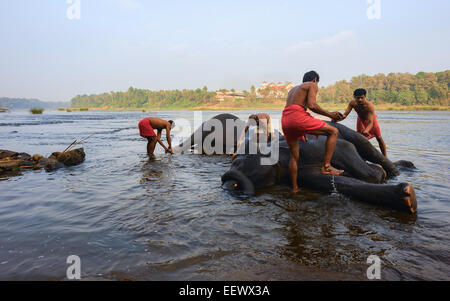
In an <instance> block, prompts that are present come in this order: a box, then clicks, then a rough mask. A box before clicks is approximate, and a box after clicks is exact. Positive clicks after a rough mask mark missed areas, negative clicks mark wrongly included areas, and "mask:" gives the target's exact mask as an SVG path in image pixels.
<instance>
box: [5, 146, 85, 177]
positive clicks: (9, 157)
mask: <svg viewBox="0 0 450 301" xmlns="http://www.w3.org/2000/svg"><path fill="white" fill-rule="evenodd" d="M85 157H86V154H85V153H84V149H83V148H78V149H75V150H72V151H68V152H65V153H53V154H52V155H51V156H50V157H49V158H45V157H43V156H41V155H38V154H36V155H33V156H30V155H29V154H26V153H16V152H13V151H9V150H0V174H1V173H6V172H18V171H20V170H21V169H35V170H37V169H42V168H44V169H45V170H46V171H47V172H49V171H54V170H57V169H60V168H63V167H65V166H75V165H78V164H81V163H83V161H84V158H85Z"/></svg>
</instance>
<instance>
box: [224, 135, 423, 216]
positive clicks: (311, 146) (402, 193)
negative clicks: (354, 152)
mask: <svg viewBox="0 0 450 301" xmlns="http://www.w3.org/2000/svg"><path fill="white" fill-rule="evenodd" d="M320 140H321V139H317V141H314V142H312V141H311V140H310V141H308V142H307V143H304V142H301V141H299V143H301V144H302V145H301V146H300V152H301V154H300V158H303V159H301V160H300V162H299V165H298V166H299V177H298V179H299V184H300V185H301V186H303V187H307V188H310V189H314V190H318V191H322V192H327V193H329V192H333V191H334V192H339V193H341V194H343V195H346V196H349V197H350V198H352V199H355V200H359V201H362V202H366V203H371V204H375V205H381V206H386V207H391V208H394V209H397V210H400V211H406V212H410V213H415V212H416V210H417V200H416V195H415V191H414V188H413V186H412V185H411V184H409V183H401V184H398V185H388V184H369V183H367V182H364V181H362V180H359V179H358V178H355V177H351V176H353V175H354V174H353V175H352V174H351V173H349V174H348V176H329V175H322V174H320V167H321V163H322V159H323V151H322V153H320V152H317V153H315V152H313V151H315V150H317V149H318V147H317V145H318V144H320ZM321 144H323V143H321ZM336 149H337V156H335V157H333V161H332V164H335V166H336V167H339V168H346V169H347V171H346V172H348V171H349V170H350V167H351V166H353V164H345V162H343V161H341V160H342V159H344V158H345V157H346V156H348V155H346V154H342V158H340V157H341V155H340V154H339V153H341V152H342V150H341V148H336ZM349 150H351V148H349ZM343 153H345V151H344V152H343ZM261 157H264V155H261V154H257V155H240V156H238V157H237V158H236V159H235V160H234V161H233V163H232V166H231V168H230V170H229V171H228V172H226V173H225V174H224V175H223V176H222V183H223V187H224V188H225V189H227V190H232V191H240V192H243V193H245V194H247V195H254V194H255V192H256V190H257V189H262V188H268V187H272V186H275V185H278V184H289V183H290V179H289V159H290V151H289V148H288V146H287V144H286V143H285V142H282V143H280V146H279V161H278V163H277V164H276V165H261ZM336 157H337V158H336ZM358 161H359V160H358ZM358 164H360V163H358ZM355 166H356V165H355ZM367 169H368V170H369V172H372V171H374V174H376V173H378V171H377V169H378V170H381V167H375V166H370V165H369V166H368V168H367ZM361 174H364V173H361ZM364 176H366V175H364Z"/></svg>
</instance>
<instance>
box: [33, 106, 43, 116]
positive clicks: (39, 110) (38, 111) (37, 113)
mask: <svg viewBox="0 0 450 301" xmlns="http://www.w3.org/2000/svg"><path fill="white" fill-rule="evenodd" d="M30 113H31V114H34V115H39V114H42V113H44V109H41V108H32V109H30Z"/></svg>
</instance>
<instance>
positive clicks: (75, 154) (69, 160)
mask: <svg viewBox="0 0 450 301" xmlns="http://www.w3.org/2000/svg"><path fill="white" fill-rule="evenodd" d="M85 157H86V154H85V153H84V149H83V148H77V149H74V150H71V151H69V152H65V153H53V154H52V155H51V156H50V159H52V158H55V159H56V160H58V162H61V163H63V164H64V165H66V166H75V165H78V164H81V163H83V161H84V158H85Z"/></svg>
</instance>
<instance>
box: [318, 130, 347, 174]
mask: <svg viewBox="0 0 450 301" xmlns="http://www.w3.org/2000/svg"><path fill="white" fill-rule="evenodd" d="M310 134H313V135H324V136H327V137H328V138H327V142H326V145H325V156H324V158H323V167H322V173H325V174H332V175H336V176H338V175H340V174H342V173H344V171H343V170H338V169H336V168H334V167H333V166H331V159H332V158H333V154H334V150H335V149H336V143H337V138H338V135H339V131H338V129H337V128H335V127H333V126H331V125H328V124H326V125H325V126H324V127H323V128H321V129H320V130H317V131H313V132H311V133H310Z"/></svg>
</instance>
